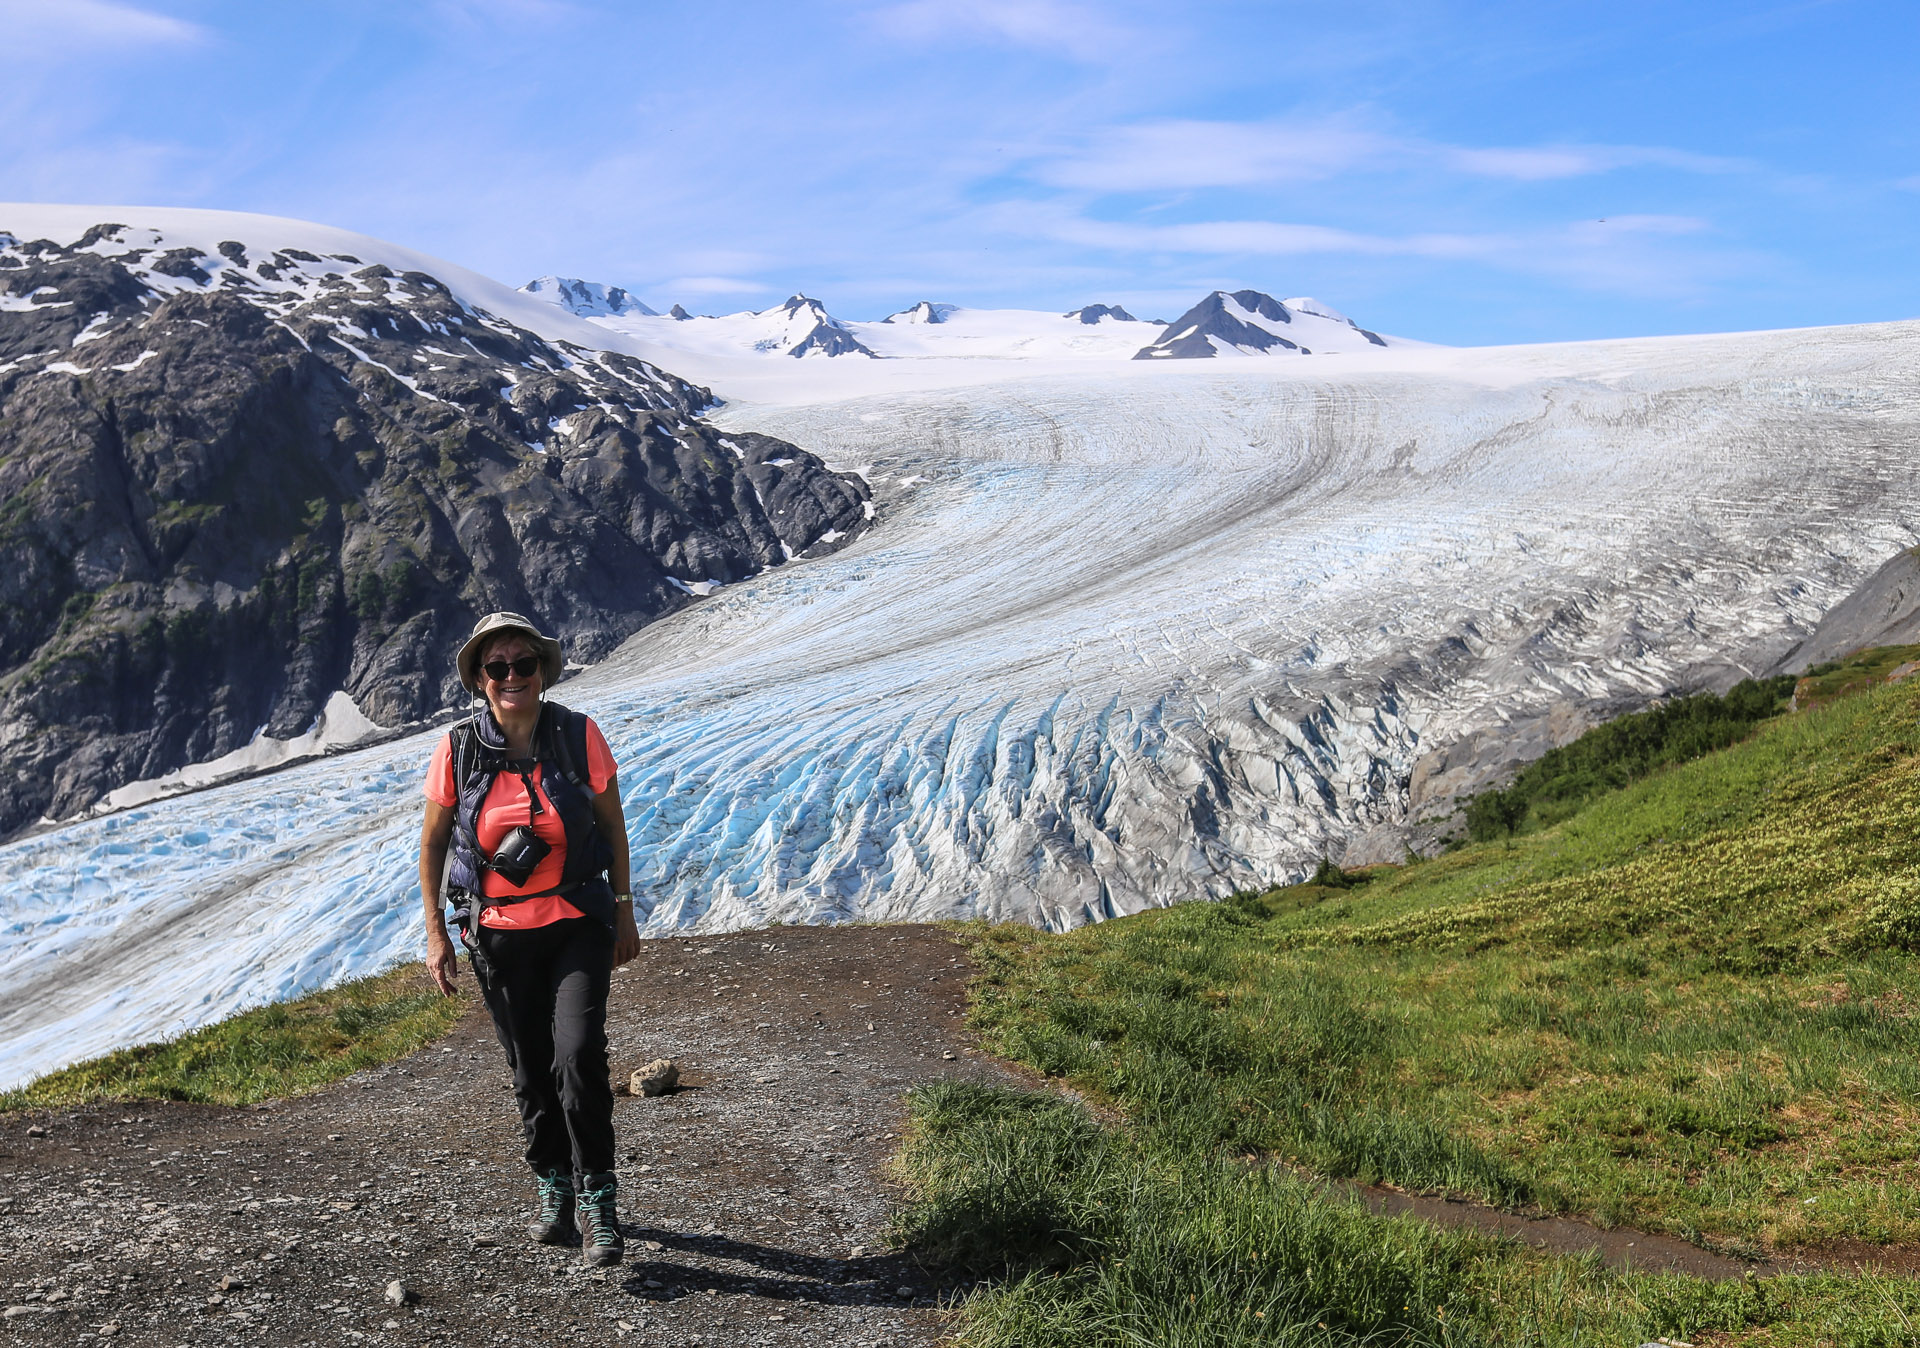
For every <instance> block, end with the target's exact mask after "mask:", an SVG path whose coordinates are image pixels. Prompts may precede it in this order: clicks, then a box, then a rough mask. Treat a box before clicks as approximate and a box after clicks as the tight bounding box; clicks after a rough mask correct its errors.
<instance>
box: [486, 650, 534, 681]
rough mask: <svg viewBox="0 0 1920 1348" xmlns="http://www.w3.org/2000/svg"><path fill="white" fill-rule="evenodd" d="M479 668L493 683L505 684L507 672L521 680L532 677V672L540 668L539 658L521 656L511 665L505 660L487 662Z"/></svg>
mask: <svg viewBox="0 0 1920 1348" xmlns="http://www.w3.org/2000/svg"><path fill="white" fill-rule="evenodd" d="M480 668H481V669H483V670H485V671H486V673H487V677H488V678H490V679H492V680H493V681H494V682H495V683H505V682H506V681H507V673H508V671H512V672H513V673H515V674H518V675H519V676H520V677H521V678H523V679H530V678H532V677H533V672H534V671H535V670H536V669H538V668H540V657H539V656H537V655H523V656H521V657H520V658H519V659H518V660H515V661H514V662H513V663H512V664H508V663H507V662H506V661H505V660H489V661H487V663H486V664H484V665H482V666H480Z"/></svg>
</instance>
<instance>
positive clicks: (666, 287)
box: [655, 276, 767, 295]
mask: <svg viewBox="0 0 1920 1348" xmlns="http://www.w3.org/2000/svg"><path fill="white" fill-rule="evenodd" d="M655 288H656V289H658V290H660V291H662V292H663V293H665V294H669V295H756V294H759V293H760V292H761V291H764V290H765V289H766V288H767V287H766V283H765V282H762V281H743V280H741V279H740V278H739V277H736V276H676V277H675V278H674V279H672V280H671V281H662V282H661V283H660V284H659V285H658V286H657V287H655Z"/></svg>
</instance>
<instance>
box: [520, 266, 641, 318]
mask: <svg viewBox="0 0 1920 1348" xmlns="http://www.w3.org/2000/svg"><path fill="white" fill-rule="evenodd" d="M520 289H522V290H524V291H525V292H526V293H527V294H529V295H538V296H539V297H540V298H541V299H543V300H551V301H552V302H553V303H555V304H557V305H559V306H560V307H561V308H562V309H565V310H567V311H568V312H570V313H576V314H579V315H580V316H581V317H582V318H596V317H600V316H602V315H605V314H616V315H617V314H646V315H648V316H649V317H652V316H655V315H657V314H658V313H659V312H660V311H659V310H658V309H649V308H648V307H647V306H646V305H644V304H642V303H641V302H640V301H639V300H637V299H635V298H634V297H633V296H632V295H631V294H629V293H628V292H627V291H626V290H623V289H622V288H621V287H619V286H606V285H601V284H600V283H599V282H597V281H582V280H580V279H579V278H577V277H573V276H541V277H537V278H536V279H534V280H531V281H529V282H527V283H526V284H525V285H523V286H521V287H520Z"/></svg>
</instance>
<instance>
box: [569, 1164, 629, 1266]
mask: <svg viewBox="0 0 1920 1348" xmlns="http://www.w3.org/2000/svg"><path fill="white" fill-rule="evenodd" d="M619 1188H620V1182H619V1181H618V1180H617V1179H615V1178H614V1177H613V1176H612V1175H611V1174H601V1175H585V1176H582V1177H581V1180H580V1201H579V1212H580V1262H581V1263H583V1264H586V1265H588V1266H589V1267H592V1268H608V1267H611V1266H612V1265H614V1264H617V1263H619V1262H620V1260H621V1258H622V1257H623V1256H624V1255H625V1254H626V1252H627V1242H626V1239H625V1238H624V1237H623V1236H621V1234H620V1218H619V1215H618V1214H617V1213H616V1212H615V1211H614V1203H613V1200H614V1195H615V1193H616V1192H617V1191H618V1190H619Z"/></svg>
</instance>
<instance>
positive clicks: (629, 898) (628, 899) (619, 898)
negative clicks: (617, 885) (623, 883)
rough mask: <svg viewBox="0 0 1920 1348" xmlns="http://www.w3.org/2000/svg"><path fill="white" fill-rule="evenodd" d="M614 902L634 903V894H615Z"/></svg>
mask: <svg viewBox="0 0 1920 1348" xmlns="http://www.w3.org/2000/svg"><path fill="white" fill-rule="evenodd" d="M613 901H614V902H615V903H632V902H633V895H632V894H615V895H614V896H613Z"/></svg>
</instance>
